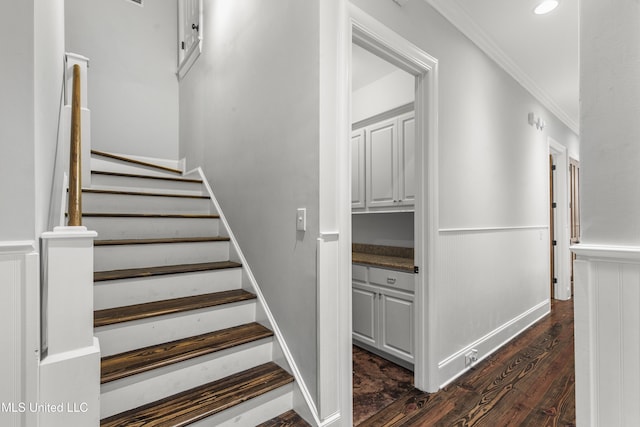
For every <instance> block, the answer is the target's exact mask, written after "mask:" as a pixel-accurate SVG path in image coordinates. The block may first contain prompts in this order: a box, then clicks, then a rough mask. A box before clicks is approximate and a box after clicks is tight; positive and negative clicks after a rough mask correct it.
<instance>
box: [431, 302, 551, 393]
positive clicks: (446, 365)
mask: <svg viewBox="0 0 640 427" xmlns="http://www.w3.org/2000/svg"><path fill="white" fill-rule="evenodd" d="M550 310H551V306H550V300H548V299H547V300H544V301H542V302H540V303H539V304H537V305H535V306H534V307H532V308H530V309H529V310H527V311H526V312H524V313H522V314H520V315H519V316H517V317H515V318H513V319H512V320H510V321H508V322H507V323H505V324H503V325H502V326H500V327H498V328H496V329H494V330H493V331H491V332H489V333H488V334H486V335H485V336H483V337H482V338H480V339H478V340H476V341H474V342H473V343H471V344H469V345H467V346H466V347H464V348H462V349H460V350H458V351H457V352H456V353H454V354H452V355H451V356H449V357H447V358H446V359H444V360H442V361H441V362H440V363H439V364H438V370H439V373H440V378H447V379H446V380H445V381H444V382H443V383H442V385H441V387H444V386H446V385H447V384H449V383H450V382H451V381H453V380H455V379H456V378H458V377H459V376H460V375H462V374H464V373H465V372H467V371H468V370H469V369H471V368H472V367H473V366H476V365H477V364H478V363H480V362H481V361H483V360H484V359H486V358H487V357H489V356H490V355H491V354H493V353H494V352H495V351H496V350H498V349H499V348H500V347H502V346H503V345H505V344H506V343H508V342H509V341H511V340H512V339H513V338H515V337H516V336H518V335H519V334H520V333H522V331H524V330H525V329H527V328H528V327H529V326H531V325H533V324H534V323H536V322H537V321H539V320H540V319H542V318H543V317H544V316H546V315H547V314H549V312H550ZM471 349H477V350H478V355H479V356H480V357H478V360H477V361H476V362H474V363H473V364H472V365H469V366H465V354H467V353H468V352H469V351H470V350H471Z"/></svg>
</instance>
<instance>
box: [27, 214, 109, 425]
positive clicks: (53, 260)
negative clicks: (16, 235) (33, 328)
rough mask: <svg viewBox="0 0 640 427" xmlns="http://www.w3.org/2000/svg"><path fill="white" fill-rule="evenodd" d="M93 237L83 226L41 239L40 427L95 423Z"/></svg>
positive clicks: (97, 351)
mask: <svg viewBox="0 0 640 427" xmlns="http://www.w3.org/2000/svg"><path fill="white" fill-rule="evenodd" d="M96 236H97V233H96V232H95V231H88V230H87V229H86V227H56V228H55V229H54V231H53V232H47V233H44V234H43V235H42V256H43V264H42V265H43V282H44V288H43V295H42V318H43V320H42V324H43V326H42V340H43V343H42V349H43V358H42V360H41V363H40V396H39V399H38V402H37V403H38V404H39V405H40V407H38V408H37V409H36V410H37V412H38V415H39V425H40V426H46V427H58V426H59V427H68V426H82V427H91V426H96V427H97V426H98V425H99V423H100V402H99V398H100V347H99V344H98V340H97V338H94V336H93V240H94V239H95V237H96Z"/></svg>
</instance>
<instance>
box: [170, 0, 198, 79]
mask: <svg viewBox="0 0 640 427" xmlns="http://www.w3.org/2000/svg"><path fill="white" fill-rule="evenodd" d="M199 8H200V14H199V16H198V41H197V42H196V43H195V44H194V45H193V46H191V48H190V49H189V51H188V52H185V54H184V57H182V59H181V60H180V58H179V57H180V47H178V59H179V60H178V70H177V71H176V76H177V77H178V80H182V79H183V78H184V76H186V75H187V73H188V72H189V70H190V69H191V67H192V66H193V64H195V62H196V59H198V57H200V54H201V53H202V41H203V40H204V37H203V36H202V33H203V31H204V25H203V24H204V2H203V0H199ZM182 22H183V19H182V8H181V7H180V5H179V4H178V43H180V42H181V40H180V39H181V38H182V35H183V33H184V31H183V28H182Z"/></svg>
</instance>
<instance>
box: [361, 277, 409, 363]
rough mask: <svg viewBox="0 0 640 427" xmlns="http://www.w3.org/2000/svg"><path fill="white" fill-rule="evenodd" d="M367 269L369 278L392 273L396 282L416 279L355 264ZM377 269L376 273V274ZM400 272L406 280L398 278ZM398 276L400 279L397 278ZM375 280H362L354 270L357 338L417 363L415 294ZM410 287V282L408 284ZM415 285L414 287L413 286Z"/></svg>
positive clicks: (382, 350)
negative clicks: (415, 347) (377, 282)
mask: <svg viewBox="0 0 640 427" xmlns="http://www.w3.org/2000/svg"><path fill="white" fill-rule="evenodd" d="M355 267H359V268H365V269H368V270H373V271H366V272H365V273H369V274H365V275H366V276H367V278H369V277H370V278H373V277H374V276H376V275H379V274H380V272H382V274H387V273H388V275H389V277H390V278H389V279H388V282H389V283H390V284H391V282H393V285H395V284H396V283H398V284H399V285H402V284H405V283H413V280H414V275H413V274H410V273H401V272H396V271H393V270H385V269H378V268H373V267H365V266H354V268H355ZM372 273H373V274H372ZM398 276H399V278H400V279H402V280H398ZM393 279H396V280H393ZM374 283H375V282H371V280H369V279H366V280H364V281H363V280H359V279H358V275H356V274H354V280H353V285H352V288H351V289H352V291H351V292H352V303H353V310H352V313H353V339H354V340H355V341H357V342H360V343H362V344H365V345H367V346H369V347H372V348H375V349H377V350H379V351H381V352H383V353H386V354H389V355H392V356H395V357H397V358H399V359H401V360H405V361H407V362H410V363H413V360H414V359H413V355H414V333H413V332H414V313H413V310H414V295H413V292H409V291H406V290H402V289H394V288H392V287H387V286H380V285H376V284H374ZM405 287H406V286H405ZM412 289H413V287H412Z"/></svg>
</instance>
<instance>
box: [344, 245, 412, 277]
mask: <svg viewBox="0 0 640 427" xmlns="http://www.w3.org/2000/svg"><path fill="white" fill-rule="evenodd" d="M351 256H352V262H353V263H354V264H363V265H369V266H373V267H381V268H391V269H394V270H401V271H406V272H408V273H413V266H414V260H413V248H401V247H397V246H381V245H365V244H361V243H354V244H353V245H352V253H351Z"/></svg>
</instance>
